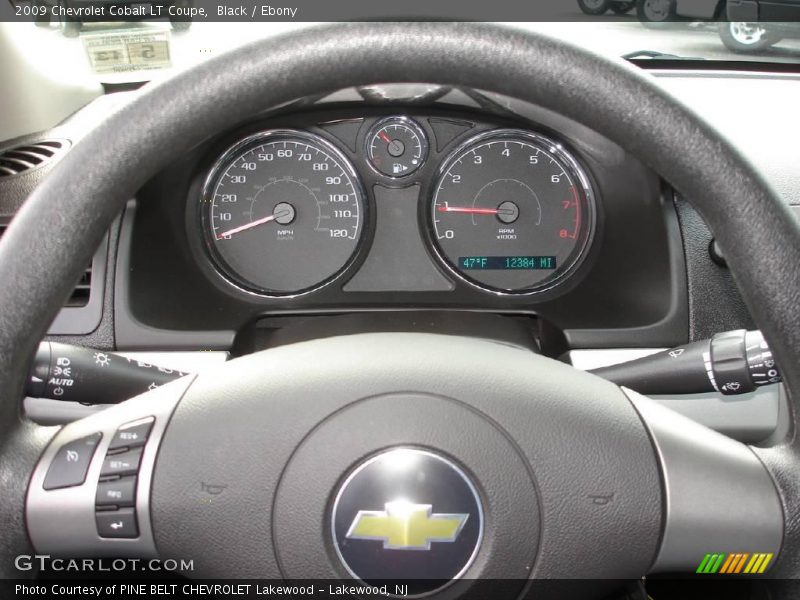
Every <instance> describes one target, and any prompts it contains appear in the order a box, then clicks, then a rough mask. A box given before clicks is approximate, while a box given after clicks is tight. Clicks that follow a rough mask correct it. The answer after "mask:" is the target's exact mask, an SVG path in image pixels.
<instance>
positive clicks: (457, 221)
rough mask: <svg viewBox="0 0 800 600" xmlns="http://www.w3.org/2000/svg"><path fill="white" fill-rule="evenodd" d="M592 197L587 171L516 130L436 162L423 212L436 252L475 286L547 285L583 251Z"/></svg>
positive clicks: (554, 147)
mask: <svg viewBox="0 0 800 600" xmlns="http://www.w3.org/2000/svg"><path fill="white" fill-rule="evenodd" d="M594 202H595V200H594V195H593V191H592V188H591V185H590V183H589V178H588V176H587V175H586V173H585V172H584V171H583V169H582V168H581V167H580V165H579V163H578V162H577V161H576V160H575V159H574V158H573V157H572V156H571V155H570V154H569V153H568V152H566V151H565V150H564V149H563V148H562V147H561V146H560V145H559V144H558V143H557V142H555V141H553V140H550V139H548V138H546V137H544V136H540V135H538V134H534V133H530V132H526V131H522V130H512V129H503V130H495V131H492V132H488V133H484V134H481V135H479V136H477V137H476V138H473V139H472V140H470V141H469V142H467V143H466V144H465V145H463V146H462V147H461V148H459V149H458V150H456V151H455V152H454V153H453V154H452V155H451V156H450V158H449V159H448V160H447V161H446V162H445V164H444V165H443V167H442V170H441V175H440V177H439V180H438V182H437V185H436V187H435V190H434V195H433V200H432V202H431V209H430V219H431V224H432V230H433V233H434V236H435V246H436V250H437V253H438V254H439V256H440V257H441V258H442V259H443V260H444V262H445V263H446V264H447V266H448V267H450V268H451V269H452V270H453V271H454V272H455V273H456V274H458V275H459V276H460V277H461V278H463V279H464V280H466V281H467V282H469V283H471V284H473V285H477V286H479V287H481V288H484V289H488V290H491V291H496V292H503V293H532V292H537V291H541V290H544V289H549V288H551V287H553V286H554V285H556V284H557V283H558V282H560V281H562V280H563V279H564V278H565V277H566V276H567V275H569V274H571V273H572V272H573V271H574V270H575V269H576V268H577V267H578V265H579V264H580V262H581V260H582V259H583V257H584V256H585V253H586V249H587V247H588V245H589V241H590V240H591V237H592V233H593V229H594V223H595V205H594Z"/></svg>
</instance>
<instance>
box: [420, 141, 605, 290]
mask: <svg viewBox="0 0 800 600" xmlns="http://www.w3.org/2000/svg"><path fill="white" fill-rule="evenodd" d="M494 139H506V140H513V139H521V140H522V141H525V142H526V143H529V144H531V145H533V146H534V147H536V148H539V149H540V150H543V151H544V152H545V153H549V154H552V155H553V156H554V157H556V158H557V159H558V160H561V161H563V162H564V164H565V165H566V166H567V167H568V168H569V169H570V170H571V172H572V175H573V179H576V180H577V181H576V185H579V186H580V192H579V193H582V194H583V197H584V199H585V205H586V221H585V225H583V226H582V227H584V228H585V235H583V239H582V240H581V242H580V248H579V250H578V252H577V253H576V255H575V258H573V260H572V261H570V263H569V264H568V265H567V266H566V267H565V268H563V269H559V270H560V272H559V273H558V274H557V276H555V277H553V278H551V279H546V280H544V281H543V282H542V283H541V284H540V285H535V286H532V287H526V288H521V289H514V290H509V289H503V288H497V287H493V286H491V285H488V284H485V283H483V282H480V281H478V280H476V279H473V278H472V277H470V276H468V275H466V274H465V273H463V271H462V270H461V269H459V268H458V267H457V266H456V265H454V264H453V263H452V261H451V260H450V259H449V258H448V257H447V255H446V254H445V252H444V250H443V249H442V248H441V246H440V245H439V238H438V234H437V232H436V225H435V223H434V221H433V209H434V207H435V203H436V195H437V194H438V192H439V188H440V186H441V183H442V180H443V178H444V177H445V175H446V173H447V172H448V171H449V170H450V168H451V167H452V166H453V164H454V163H455V162H456V160H457V159H458V157H459V156H461V155H463V154H466V153H467V152H468V151H469V149H470V148H472V147H474V146H477V145H478V144H481V143H483V142H486V141H491V140H494ZM597 213H598V207H597V194H596V192H595V189H594V185H593V184H592V179H591V178H590V176H589V172H588V170H587V169H586V168H585V167H584V166H583V165H582V164H581V163H580V161H579V160H578V158H577V157H575V155H574V154H573V152H572V151H570V150H568V149H567V148H566V147H565V144H564V143H563V142H561V141H559V140H557V139H555V138H551V137H548V136H546V135H543V134H541V133H538V132H535V131H530V130H527V129H519V128H501V129H491V130H489V131H484V132H482V133H478V134H476V135H474V136H472V137H470V138H468V139H466V140H464V141H463V142H462V143H460V144H459V145H458V146H457V147H456V148H455V149H453V150H452V151H451V152H450V153H449V154H448V155H447V157H446V158H445V159H444V161H442V163H441V165H440V166H439V169H438V170H437V172H436V179H435V181H434V182H433V188H432V191H431V194H430V197H429V198H428V200H427V203H426V205H425V222H426V224H427V230H428V235H429V239H430V246H431V249H432V250H433V253H434V256H435V257H436V258H437V260H438V262H439V264H441V265H442V266H443V267H444V268H445V269H446V270H447V272H448V273H449V274H451V275H453V276H454V277H456V278H457V279H458V280H459V281H461V282H463V283H466V284H467V285H469V286H470V287H472V288H475V289H478V290H480V291H482V292H486V293H490V294H493V295H495V296H535V295H538V294H542V293H544V292H548V291H550V290H553V289H555V288H557V287H559V286H560V285H562V284H563V283H565V282H566V281H567V280H568V279H570V278H571V277H572V276H573V275H574V274H575V272H576V271H577V270H578V269H579V268H580V267H581V265H583V264H584V262H585V260H586V258H587V257H588V255H589V254H590V252H589V250H590V249H591V247H592V243H593V241H594V238H595V234H596V228H597Z"/></svg>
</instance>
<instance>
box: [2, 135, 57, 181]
mask: <svg viewBox="0 0 800 600" xmlns="http://www.w3.org/2000/svg"><path fill="white" fill-rule="evenodd" d="M68 147H69V142H68V141H67V140H56V139H53V140H41V141H39V142H34V143H32V144H22V145H20V146H12V147H11V148H8V149H7V150H3V151H0V178H2V177H10V176H12V175H19V174H20V173H24V172H25V171H30V170H31V169H35V168H37V167H41V166H42V165H44V164H46V163H48V162H50V161H51V160H52V159H53V158H54V157H55V156H56V155H57V154H58V153H59V152H62V151H63V150H65V149H66V148H68Z"/></svg>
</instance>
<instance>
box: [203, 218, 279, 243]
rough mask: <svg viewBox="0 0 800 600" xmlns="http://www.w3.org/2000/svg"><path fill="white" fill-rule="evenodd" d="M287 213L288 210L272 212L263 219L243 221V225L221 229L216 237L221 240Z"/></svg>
mask: <svg viewBox="0 0 800 600" xmlns="http://www.w3.org/2000/svg"><path fill="white" fill-rule="evenodd" d="M286 214H288V211H280V212H277V213H274V214H271V215H269V216H267V217H264V218H263V219H256V220H255V221H250V222H249V223H245V224H244V225H239V227H234V228H233V229H229V230H228V231H223V232H222V233H220V234H218V235H217V239H218V240H221V239H223V238H226V237H228V236H231V235H235V234H237V233H240V232H242V231H247V230H248V229H252V228H253V227H258V226H259V225H263V224H264V223H269V222H270V221H274V220H275V219H279V218H280V217H282V216H284V215H286Z"/></svg>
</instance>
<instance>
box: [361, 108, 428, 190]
mask: <svg viewBox="0 0 800 600" xmlns="http://www.w3.org/2000/svg"><path fill="white" fill-rule="evenodd" d="M398 122H399V123H401V124H402V125H404V126H406V127H408V128H409V129H411V130H412V131H413V132H414V133H416V134H417V137H418V138H419V143H420V148H421V151H420V156H419V164H418V165H417V166H416V167H414V168H413V169H411V170H410V171H408V172H407V173H403V174H402V175H389V174H388V173H384V172H383V171H381V170H380V169H378V168H377V167H375V166H374V165H373V164H372V153H371V151H370V146H371V142H372V139H373V138H374V137H375V136H376V135H377V134H378V131H380V130H381V129H382V128H383V127H386V125H387V124H388V123H398ZM429 152H430V144H429V143H428V134H427V133H426V132H425V130H424V129H423V128H422V125H420V124H419V123H417V122H416V121H415V120H414V119H412V118H411V117H407V116H405V115H389V116H388V117H383V118H382V119H379V120H378V121H376V122H375V123H373V125H372V127H370V128H369V131H367V135H366V137H365V138H364V157H365V158H366V161H365V162H366V163H367V165H368V166H369V168H370V169H371V170H372V171H373V172H374V173H376V174H377V175H378V176H380V177H386V178H388V179H405V178H406V177H409V176H411V175H413V174H414V173H417V172H418V171H419V170H420V169H421V168H422V167H423V166H424V165H425V163H426V162H427V161H428V156H429Z"/></svg>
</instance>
